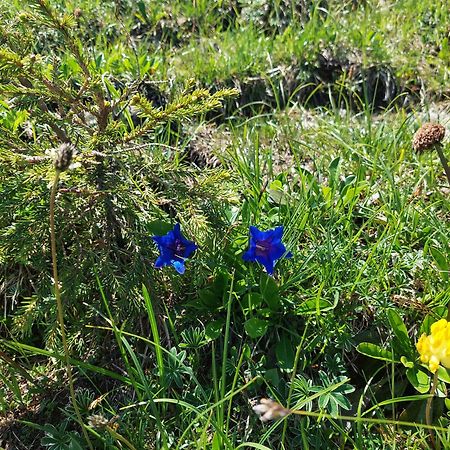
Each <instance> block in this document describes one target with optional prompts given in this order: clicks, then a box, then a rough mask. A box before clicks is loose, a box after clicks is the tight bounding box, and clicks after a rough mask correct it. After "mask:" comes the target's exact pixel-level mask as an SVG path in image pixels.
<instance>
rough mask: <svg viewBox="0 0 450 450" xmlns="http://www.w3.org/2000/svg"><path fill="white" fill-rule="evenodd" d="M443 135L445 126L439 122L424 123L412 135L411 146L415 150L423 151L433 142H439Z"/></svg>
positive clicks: (433, 143)
mask: <svg viewBox="0 0 450 450" xmlns="http://www.w3.org/2000/svg"><path fill="white" fill-rule="evenodd" d="M444 136H445V128H444V127H443V126H442V125H441V124H439V123H433V122H429V123H424V124H423V125H422V126H421V127H420V128H419V129H418V130H417V131H416V134H415V135H414V137H413V141H412V146H413V149H414V150H415V151H416V152H419V153H420V152H423V151H424V150H427V149H429V148H431V147H433V146H434V145H435V144H440V143H441V141H442V139H444Z"/></svg>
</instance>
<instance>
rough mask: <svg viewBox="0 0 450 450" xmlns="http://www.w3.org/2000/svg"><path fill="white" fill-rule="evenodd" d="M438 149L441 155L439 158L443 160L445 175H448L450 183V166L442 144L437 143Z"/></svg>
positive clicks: (449, 182)
mask: <svg viewBox="0 0 450 450" xmlns="http://www.w3.org/2000/svg"><path fill="white" fill-rule="evenodd" d="M436 150H437V152H438V155H439V159H440V160H441V164H442V167H443V168H444V171H445V175H447V180H448V184H450V168H449V167H448V162H447V158H446V157H445V155H444V152H443V151H442V144H438V145H436Z"/></svg>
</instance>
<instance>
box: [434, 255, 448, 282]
mask: <svg viewBox="0 0 450 450" xmlns="http://www.w3.org/2000/svg"><path fill="white" fill-rule="evenodd" d="M430 251H431V255H432V256H433V259H434V261H435V263H436V266H437V268H438V269H439V273H440V274H441V277H442V279H443V280H445V281H448V275H449V272H450V266H449V263H448V259H447V258H446V257H445V255H444V254H443V253H442V252H441V251H440V250H438V249H437V248H436V247H431V248H430Z"/></svg>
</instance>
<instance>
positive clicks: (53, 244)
mask: <svg viewBox="0 0 450 450" xmlns="http://www.w3.org/2000/svg"><path fill="white" fill-rule="evenodd" d="M60 175H61V172H60V171H59V170H56V173H55V178H54V180H53V186H52V190H51V193H50V212H49V216H50V245H51V252H52V266H53V282H54V285H55V299H56V306H57V309H58V316H57V319H58V323H59V327H60V329H61V339H62V343H63V349H64V362H65V365H66V371H67V378H68V380H69V391H70V399H71V401H72V406H73V409H74V411H75V415H76V416H77V420H78V422H79V424H80V425H81V430H82V432H83V436H84V439H85V440H86V443H87V444H88V446H89V448H90V449H91V450H93V449H94V447H93V446H92V443H91V441H90V439H89V436H88V434H87V431H86V428H85V425H84V423H83V419H82V417H81V413H80V410H79V408H78V405H77V400H76V397H75V388H74V384H73V376H72V366H71V365H70V356H69V346H68V345H67V339H66V329H65V327H64V309H63V304H62V301H61V291H60V289H59V279H58V264H57V261H56V234H55V200H56V192H57V191H58V183H59V176H60Z"/></svg>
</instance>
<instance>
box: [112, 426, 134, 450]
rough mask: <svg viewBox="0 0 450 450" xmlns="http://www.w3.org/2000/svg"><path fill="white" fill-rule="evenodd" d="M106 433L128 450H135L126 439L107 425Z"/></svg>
mask: <svg viewBox="0 0 450 450" xmlns="http://www.w3.org/2000/svg"><path fill="white" fill-rule="evenodd" d="M106 430H107V431H108V433H109V434H110V435H111V436H112V437H113V438H114V439H116V440H118V441H120V442H122V443H123V444H125V445H126V446H127V447H128V448H129V449H130V450H136V447H135V446H134V445H133V444H132V443H131V442H130V441H129V440H128V439H126V438H124V437H123V436H122V435H121V434H119V433H118V432H117V431H116V430H114V429H113V428H111V427H110V426H109V425H108V426H107V427H106Z"/></svg>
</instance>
